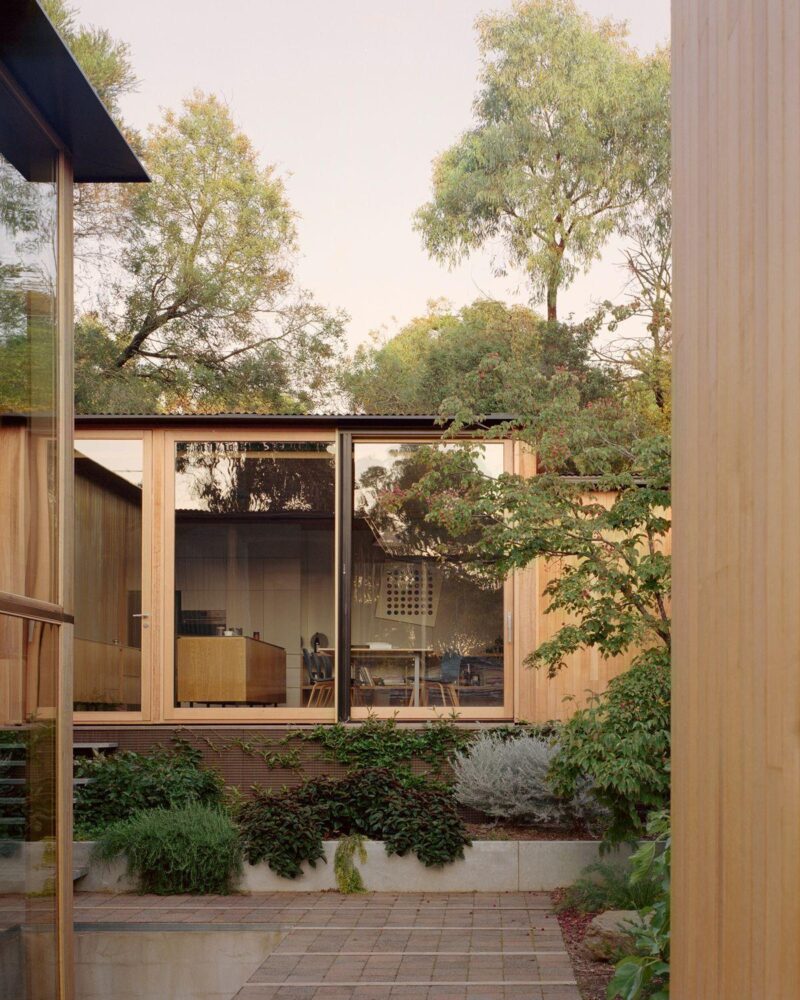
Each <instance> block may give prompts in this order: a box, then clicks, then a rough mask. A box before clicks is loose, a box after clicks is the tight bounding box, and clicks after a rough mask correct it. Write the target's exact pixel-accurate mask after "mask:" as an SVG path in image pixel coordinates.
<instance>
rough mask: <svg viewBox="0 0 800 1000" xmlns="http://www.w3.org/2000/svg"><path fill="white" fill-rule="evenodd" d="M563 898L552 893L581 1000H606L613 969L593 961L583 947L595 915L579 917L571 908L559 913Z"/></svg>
mask: <svg viewBox="0 0 800 1000" xmlns="http://www.w3.org/2000/svg"><path fill="white" fill-rule="evenodd" d="M563 898H564V890H563V889H556V890H555V891H554V892H553V893H552V899H553V904H554V905H555V908H556V915H557V917H558V923H559V926H560V927H561V935H562V937H563V938H564V947H565V948H566V949H567V953H568V954H569V959H570V962H571V963H572V968H573V969H574V970H575V978H576V980H577V982H578V989H579V990H580V992H581V1000H606V998H607V990H608V984H609V983H610V982H611V978H612V976H613V975H614V966H613V965H612V964H610V963H609V962H598V961H596V960H595V959H594V958H592V956H591V955H590V954H589V953H588V952H587V951H586V949H585V948H584V945H583V939H584V938H585V937H586V930H587V928H588V926H589V924H590V923H591V922H592V920H593V919H594V917H595V916H596V914H595V913H583V912H582V911H581V910H578V909H575V908H574V907H570V908H568V909H560V908H559V904H560V903H561V902H562V900H563Z"/></svg>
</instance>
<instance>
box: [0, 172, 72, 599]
mask: <svg viewBox="0 0 800 1000" xmlns="http://www.w3.org/2000/svg"><path fill="white" fill-rule="evenodd" d="M55 247H56V186H55V181H54V179H51V180H50V181H49V182H46V183H31V182H28V181H26V180H25V179H24V178H23V177H22V176H21V174H19V173H18V172H17V171H16V170H15V169H14V167H12V166H11V165H10V164H9V163H8V162H7V161H6V160H4V159H3V158H2V157H0V469H3V470H8V469H14V470H15V472H14V475H13V476H10V475H7V474H5V475H2V476H0V524H1V525H2V531H3V547H2V554H0V591H6V592H9V593H13V594H19V595H22V596H25V597H33V598H37V599H40V600H45V601H54V600H56V598H57V593H56V579H57V569H58V567H57V561H56V545H55V537H56V517H57V504H56V490H55V481H56V445H55V404H56V390H55V376H56V300H55V289H56V250H55Z"/></svg>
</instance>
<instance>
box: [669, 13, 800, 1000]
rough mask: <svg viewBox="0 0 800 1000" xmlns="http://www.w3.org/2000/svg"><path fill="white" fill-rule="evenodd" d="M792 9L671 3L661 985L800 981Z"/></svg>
mask: <svg viewBox="0 0 800 1000" xmlns="http://www.w3.org/2000/svg"><path fill="white" fill-rule="evenodd" d="M798 51H800V4H798V3H797V0H673V78H674V92H673V184H674V257H675V275H674V286H675V309H674V313H675V315H674V328H675V409H674V413H675V422H674V444H675V463H674V481H675V485H674V508H675V509H674V530H675V538H676V544H675V558H674V578H675V583H674V633H675V646H674V710H673V736H674V740H673V745H674V757H673V826H674V878H673V887H674V889H673V891H674V901H673V952H672V966H673V986H672V992H673V994H674V995H675V996H676V997H680V998H681V1000H707V998H709V997H715V998H720V1000H729V998H730V1000H733V998H736V1000H762V998H766V997H794V996H798V995H800V948H798V941H800V846H799V845H800V577H799V576H798V564H800V518H798V511H797V497H798V495H800V447H798V444H797V428H798V426H799V425H800V336H798V330H797V325H798V316H799V315H800V278H799V277H798V275H799V274H800V236H799V235H798V234H800V126H798V121H800V69H798V66H799V63H798V59H797V53H798Z"/></svg>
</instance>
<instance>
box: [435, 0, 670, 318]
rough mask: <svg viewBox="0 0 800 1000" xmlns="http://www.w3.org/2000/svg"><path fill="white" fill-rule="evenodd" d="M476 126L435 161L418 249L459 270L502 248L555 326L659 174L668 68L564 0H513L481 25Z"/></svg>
mask: <svg viewBox="0 0 800 1000" xmlns="http://www.w3.org/2000/svg"><path fill="white" fill-rule="evenodd" d="M477 30H478V45H479V49H480V54H481V60H482V70H481V86H480V91H479V93H478V95H477V98H476V100H475V103H474V108H475V123H474V125H473V127H472V128H471V129H469V130H468V131H467V132H465V133H464V134H463V135H462V136H461V138H460V139H459V140H458V141H457V142H456V143H455V144H454V145H453V146H452V147H451V148H450V149H448V150H446V151H445V152H444V153H443V154H442V155H441V156H440V157H439V159H438V160H437V161H436V163H435V165H434V172H433V198H432V200H431V202H430V203H428V204H427V205H424V206H423V207H422V208H421V209H420V210H419V212H418V213H417V217H416V224H417V228H418V229H419V230H420V231H421V232H422V235H423V238H424V241H425V246H426V248H427V249H428V252H429V253H430V254H431V255H432V256H434V257H435V258H437V259H440V260H442V261H446V262H450V263H453V262H457V261H459V260H461V259H462V258H463V257H464V256H465V255H467V254H468V253H469V252H470V251H471V250H473V249H474V248H476V247H479V246H482V245H484V244H486V243H488V242H490V241H493V242H497V241H499V242H500V243H501V244H502V245H503V247H504V248H505V254H506V256H505V261H503V262H501V263H500V264H499V270H502V269H503V266H504V265H505V264H506V263H508V264H511V265H514V266H517V267H521V268H522V269H524V270H525V271H526V272H527V274H528V276H529V278H530V280H531V283H532V285H533V288H534V291H535V292H536V293H537V294H539V295H540V296H541V297H543V298H546V300H547V306H548V318H550V319H555V318H556V301H557V293H558V289H559V288H560V287H562V286H565V285H567V284H569V282H570V281H571V280H572V278H573V277H574V276H575V275H576V274H577V273H578V272H579V271H580V270H581V269H582V268H586V267H588V265H590V264H591V262H592V261H593V260H594V259H596V257H597V256H598V255H599V252H600V249H601V248H602V246H603V244H604V243H605V241H606V240H607V239H608V237H609V235H610V234H611V233H612V232H613V231H614V230H620V229H622V228H624V226H625V224H626V222H627V220H628V218H629V215H630V213H631V210H632V209H633V207H634V206H635V205H636V204H637V203H639V202H640V201H641V200H642V199H643V198H644V196H645V195H646V194H647V193H648V191H649V190H650V188H651V187H652V186H654V185H657V184H659V183H662V182H663V179H664V178H665V177H666V176H667V174H668V170H669V134H670V124H669V119H670V102H669V60H668V56H667V54H666V53H664V52H656V53H655V54H653V55H649V56H640V55H639V54H638V53H637V52H636V50H635V49H633V48H632V47H631V46H630V45H629V44H628V42H627V28H626V27H625V25H623V24H617V23H614V22H612V21H611V20H603V21H597V22H596V21H593V20H592V19H591V18H589V17H588V16H587V15H585V14H583V13H582V12H581V11H580V10H579V9H578V7H577V5H576V4H575V3H574V0H527V2H523V0H517V2H515V3H514V5H513V7H512V9H511V10H510V11H507V12H503V13H498V14H487V15H484V16H483V17H481V18H479V19H478V22H477Z"/></svg>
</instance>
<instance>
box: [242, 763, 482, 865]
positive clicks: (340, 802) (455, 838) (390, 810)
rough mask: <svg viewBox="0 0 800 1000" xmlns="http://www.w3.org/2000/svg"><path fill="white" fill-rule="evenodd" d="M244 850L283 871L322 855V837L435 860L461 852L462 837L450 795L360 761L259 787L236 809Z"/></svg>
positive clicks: (250, 857) (449, 858) (464, 838)
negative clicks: (356, 838) (378, 844)
mask: <svg viewBox="0 0 800 1000" xmlns="http://www.w3.org/2000/svg"><path fill="white" fill-rule="evenodd" d="M238 821H239V826H240V830H241V835H242V843H243V844H244V850H245V855H246V857H247V860H248V861H249V862H250V863H251V864H257V863H258V862H260V861H266V862H267V863H268V865H269V866H270V868H272V869H273V871H275V872H277V873H278V874H279V875H283V876H284V877H286V878H295V877H297V876H298V875H299V874H300V873H301V865H302V862H303V861H308V862H309V863H310V864H311V865H312V866H313V865H314V864H315V863H316V862H317V861H318V860H319V859H320V858H322V857H323V847H322V841H323V840H324V839H335V838H339V837H343V836H349V835H351V834H359V835H361V836H364V837H367V838H369V839H372V840H382V841H383V842H384V845H385V848H386V852H387V854H399V855H405V854H408V853H413V854H416V856H417V857H418V858H419V860H420V861H421V862H422V863H423V864H425V865H428V866H432V867H436V866H440V865H444V864H447V863H449V862H451V861H454V860H455V859H456V858H460V857H463V852H464V847H465V846H466V845H467V844H469V839H468V837H467V835H466V833H465V831H464V827H463V824H462V822H461V819H460V818H459V815H458V811H457V809H456V805H455V801H454V799H453V797H452V795H451V794H450V793H449V792H448V791H447V790H446V789H445V788H443V787H442V786H440V785H437V784H432V783H429V782H425V781H424V780H422V779H418V781H417V782H416V783H415V784H413V785H408V784H406V783H404V782H403V781H401V780H400V779H399V778H398V777H397V776H396V775H394V774H392V773H391V772H390V771H388V770H387V769H385V768H363V769H361V770H357V771H353V772H352V774H350V775H348V777H346V778H344V779H342V780H339V781H335V780H333V779H331V778H315V779H313V780H311V781H308V782H306V783H305V784H304V785H301V786H300V787H299V788H294V789H285V790H283V791H280V792H271V791H259V792H257V793H256V794H255V796H254V798H253V799H252V800H251V801H249V802H247V803H245V804H244V805H243V806H242V808H241V810H240V812H239V816H238Z"/></svg>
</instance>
